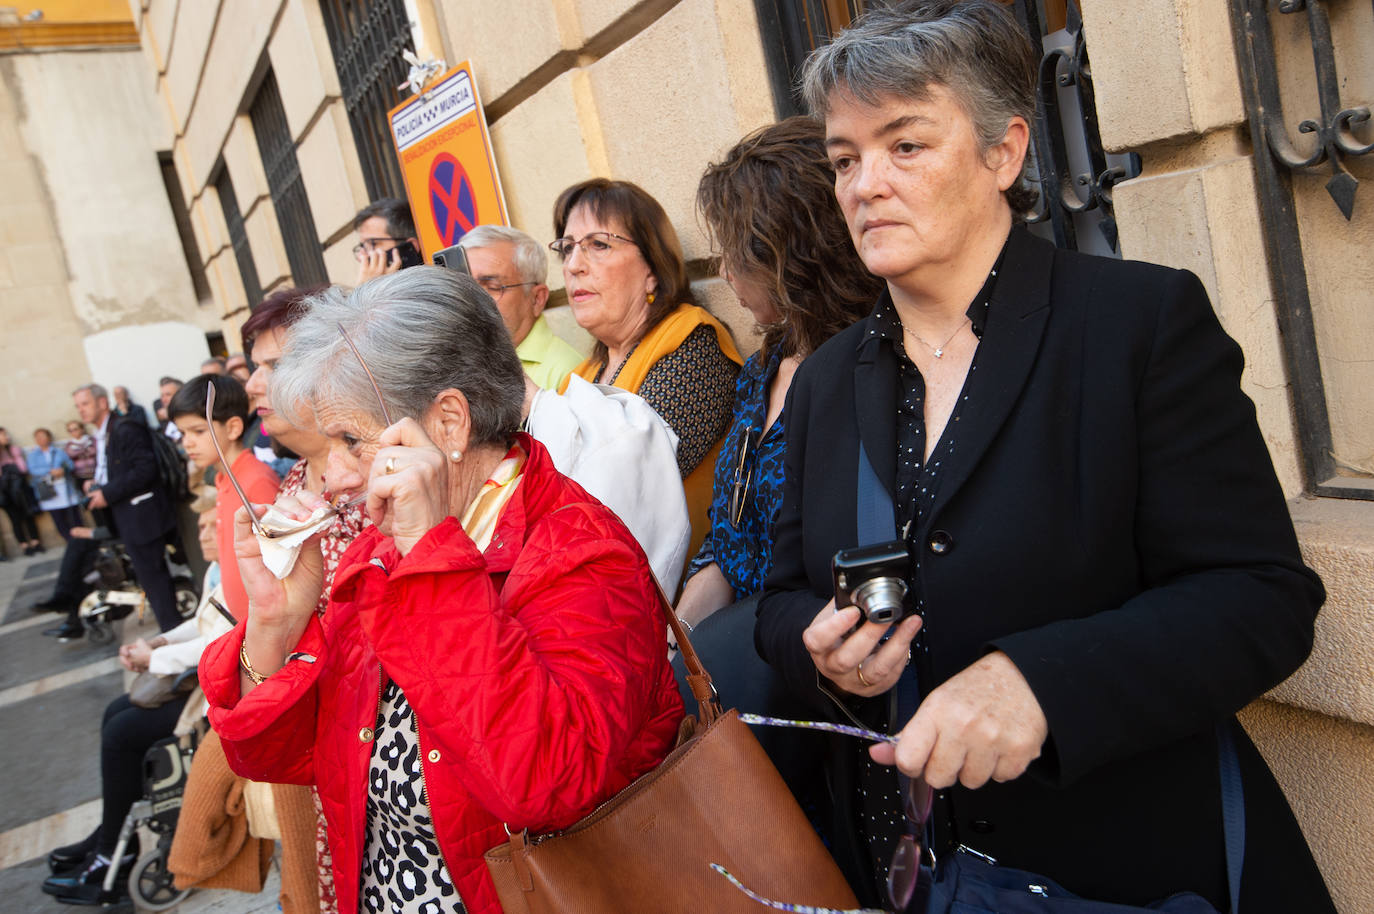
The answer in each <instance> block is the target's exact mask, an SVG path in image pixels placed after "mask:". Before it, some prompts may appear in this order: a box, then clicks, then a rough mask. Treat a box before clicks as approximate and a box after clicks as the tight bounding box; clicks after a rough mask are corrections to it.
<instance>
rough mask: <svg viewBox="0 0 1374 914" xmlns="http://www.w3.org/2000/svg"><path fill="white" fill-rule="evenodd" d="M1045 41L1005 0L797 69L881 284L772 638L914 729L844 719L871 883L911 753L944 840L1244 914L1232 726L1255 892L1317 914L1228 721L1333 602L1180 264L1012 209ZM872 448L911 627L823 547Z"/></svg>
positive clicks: (819, 450)
mask: <svg viewBox="0 0 1374 914" xmlns="http://www.w3.org/2000/svg"><path fill="white" fill-rule="evenodd" d="M1035 61H1036V58H1035V55H1034V53H1033V51H1032V50H1031V48H1030V47H1029V45H1028V44H1027V43H1026V41H1025V39H1024V37H1023V36H1022V34H1021V32H1020V30H1019V28H1018V27H1017V25H1016V23H1015V22H1014V20H1012V19H1011V17H1010V15H1009V14H1008V13H1006V11H1005V9H1004V8H1003V7H1000V6H999V5H997V4H995V3H992V2H989V0H973V2H965V3H961V4H955V3H952V2H937V3H927V4H925V5H924V7H923V8H920V9H917V10H915V11H914V12H913V11H912V10H910V9H908V10H906V11H905V12H883V11H877V12H874V13H871V14H870V15H869V16H867V17H866V18H865V19H864V20H862V21H861V22H860V23H859V24H857V25H856V26H855V27H854V28H853V29H851V30H850V31H848V32H846V33H843V34H842V35H840V36H839V37H838V38H837V39H836V41H835V42H833V43H832V44H831V45H829V46H827V47H826V48H823V49H821V50H819V51H817V52H816V54H814V55H813V57H812V59H811V60H810V61H808V64H807V68H806V73H805V76H804V82H805V90H806V93H807V96H808V101H809V102H810V103H811V105H812V107H813V109H814V110H815V111H816V112H817V113H819V114H821V115H822V116H823V117H824V118H825V122H826V134H827V146H828V149H829V153H830V158H831V162H832V164H833V165H834V167H835V171H836V192H837V195H838V197H839V201H840V205H841V208H842V210H843V211H844V213H845V217H846V219H847V221H848V222H849V226H850V231H851V234H852V236H853V240H854V243H855V246H856V247H857V248H858V250H859V253H860V256H861V257H862V258H863V260H864V262H865V264H866V265H867V266H868V268H869V269H870V270H872V271H873V272H874V273H876V274H877V275H879V276H881V277H883V278H884V279H886V280H887V284H888V291H887V293H886V294H884V295H883V296H882V297H881V298H880V299H879V301H878V303H877V305H876V307H875V309H874V311H873V313H872V314H871V315H870V316H869V317H868V318H867V319H865V320H864V321H861V322H860V323H859V324H857V325H855V326H854V327H852V328H850V329H849V330H847V331H845V332H843V333H841V334H839V335H838V336H836V337H835V338H833V339H832V340H831V341H830V342H829V343H827V344H826V345H825V346H823V347H821V349H819V350H818V351H817V352H816V353H815V354H814V355H813V356H812V357H811V358H810V359H808V360H807V362H806V363H805V364H804V365H803V367H802V368H801V369H800V370H799V371H798V373H797V377H796V380H795V382H794V384H793V388H792V394H791V400H790V404H789V406H788V411H789V416H790V417H791V418H790V420H789V421H790V424H789V427H788V430H787V460H786V485H785V491H784V501H783V508H782V512H781V515H780V517H779V520H778V527H777V531H776V537H775V546H774V554H773V572H772V575H771V577H770V578H769V580H768V584H767V588H766V591H765V594H764V597H763V599H762V601H761V603H760V607H759V614H758V625H757V630H756V640H757V645H758V648H759V652H760V653H761V654H762V655H763V656H764V658H765V659H766V660H767V661H768V662H769V663H771V664H772V665H773V666H774V667H775V668H776V669H777V670H779V671H780V673H781V674H782V675H783V677H784V678H785V679H786V680H787V681H788V683H789V684H790V685H791V687H792V688H793V689H794V690H795V691H796V692H797V693H798V695H800V696H802V697H803V698H804V699H808V700H810V701H811V704H812V706H813V707H814V709H815V713H816V714H817V715H824V716H826V717H828V718H830V719H834V720H837V721H841V722H845V723H853V722H855V721H858V722H860V723H862V724H864V725H865V726H869V727H871V728H874V729H879V730H888V731H889V732H893V733H898V732H900V740H899V741H898V743H897V744H896V746H895V747H893V746H888V745H882V746H878V747H875V748H873V749H872V750H871V756H870V754H869V753H867V752H865V751H864V749H863V746H862V745H860V744H857V743H856V741H853V740H850V739H848V738H847V737H835V741H836V743H835V747H834V752H833V755H832V759H831V763H832V764H831V768H830V775H831V779H832V794H833V795H834V797H835V799H836V811H837V817H838V819H839V820H840V821H841V823H842V825H843V826H847V827H841V828H839V829H837V839H836V844H835V850H836V855H837V858H838V859H839V861H840V863H841V865H842V866H843V867H844V868H845V869H846V871H847V872H848V873H849V874H850V875H851V878H852V879H853V880H854V881H855V883H856V886H855V887H856V890H857V891H858V892H859V895H860V897H861V898H863V899H864V900H865V901H866V902H867V903H870V904H871V903H878V902H883V903H886V902H887V899H886V898H884V897H883V895H884V893H883V892H882V890H881V888H880V886H881V884H882V882H883V880H884V878H885V876H886V868H887V860H889V859H890V857H891V852H892V847H893V843H894V841H896V840H897V838H898V837H899V836H900V834H901V832H902V816H901V814H900V806H899V805H898V804H899V803H900V794H899V793H898V791H897V785H896V777H895V773H894V772H893V770H892V768H889V767H885V766H890V765H893V764H894V761H895V765H896V768H897V769H899V770H900V771H901V772H903V773H904V774H905V775H908V776H913V777H915V776H923V777H924V779H925V780H926V781H927V782H929V783H930V785H931V786H932V787H934V788H935V789H936V790H937V794H936V801H935V806H934V816H933V823H934V829H935V835H936V842H935V850H936V853H937V854H938V853H941V852H944V851H947V850H949V849H951V848H953V847H955V846H957V845H959V844H963V845H966V846H969V847H971V848H973V849H975V850H977V851H980V852H982V853H984V854H988V855H991V856H992V857H995V858H997V859H998V860H999V861H1000V862H1001V863H1002V864H1004V865H1006V866H1010V867H1014V868H1017V869H1024V870H1031V871H1033V872H1037V873H1042V874H1044V875H1046V876H1048V877H1050V878H1051V879H1054V880H1056V881H1057V882H1059V883H1061V884H1062V885H1063V886H1064V887H1065V888H1067V889H1069V890H1070V891H1073V892H1075V893H1077V894H1079V895H1082V896H1084V897H1087V898H1092V899H1099V900H1104V901H1114V902H1119V903H1124V904H1136V905H1142V904H1145V903H1148V902H1150V901H1152V900H1157V899H1161V898H1164V897H1166V896H1168V895H1170V894H1173V893H1175V892H1180V891H1193V892H1196V893H1198V894H1201V895H1202V896H1204V897H1205V898H1207V899H1208V900H1209V901H1211V902H1212V904H1214V905H1215V906H1217V907H1218V909H1219V910H1225V909H1226V908H1227V906H1228V904H1229V902H1228V900H1227V897H1228V892H1227V878H1226V871H1225V860H1224V854H1223V837H1222V835H1223V832H1222V816H1221V806H1220V788H1219V786H1218V784H1219V779H1218V755H1217V738H1216V729H1215V728H1216V725H1217V724H1218V723H1223V722H1224V723H1225V724H1226V725H1227V726H1229V727H1230V729H1231V730H1232V732H1233V733H1234V736H1235V740H1236V742H1237V744H1238V754H1239V761H1240V768H1241V773H1242V779H1243V784H1244V790H1245V809H1246V814H1247V818H1246V823H1247V828H1246V844H1245V867H1244V877H1243V879H1242V880H1241V882H1242V895H1241V899H1242V902H1241V907H1242V908H1243V909H1244V910H1245V911H1246V914H1252V912H1257V911H1274V912H1278V911H1284V912H1289V911H1304V912H1308V911H1331V910H1333V908H1332V906H1331V902H1330V899H1329V897H1328V895H1327V892H1326V889H1325V886H1324V884H1323V882H1322V878H1321V875H1320V873H1319V872H1318V871H1317V868H1316V866H1315V864H1314V863H1313V861H1312V858H1311V855H1310V853H1309V852H1308V850H1307V847H1306V844H1305V842H1304V841H1303V838H1302V835H1301V833H1300V832H1299V830H1298V828H1297V825H1296V822H1295V821H1294V819H1293V817H1292V814H1291V812H1290V811H1289V809H1288V806H1287V803H1286V801H1285V800H1284V797H1283V795H1282V793H1281V792H1280V791H1279V789H1278V787H1277V785H1276V784H1275V782H1274V780H1273V777H1272V775H1271V774H1270V773H1269V771H1268V769H1267V768H1266V766H1265V764H1264V762H1263V760H1262V759H1261V758H1260V757H1259V755H1258V753H1257V752H1255V750H1254V747H1253V745H1252V744H1251V743H1250V742H1249V740H1248V739H1247V738H1246V737H1245V735H1244V733H1243V732H1242V731H1241V730H1240V728H1239V727H1238V726H1236V725H1235V723H1234V718H1233V715H1234V713H1235V712H1236V711H1237V710H1238V709H1240V708H1241V707H1242V706H1244V705H1245V704H1246V703H1248V702H1250V701H1251V700H1253V699H1254V698H1256V697H1258V696H1259V695H1260V694H1261V693H1263V692H1264V691H1265V690H1266V689H1268V688H1270V687H1272V686H1274V685H1275V684H1277V683H1278V682H1280V681H1282V680H1283V679H1284V678H1285V677H1287V676H1288V675H1289V674H1291V673H1292V672H1293V671H1294V670H1295V669H1296V668H1297V667H1298V666H1299V665H1300V664H1301V663H1302V661H1303V660H1304V659H1305V658H1306V656H1307V653H1308V651H1309V650H1310V647H1311V642H1312V632H1313V619H1314V617H1315V615H1316V612H1317V609H1318V607H1319V606H1320V605H1321V602H1322V600H1323V597H1324V594H1323V590H1322V586H1321V582H1320V580H1319V579H1318V578H1317V576H1316V575H1315V574H1314V573H1312V572H1311V571H1310V570H1309V569H1307V568H1306V567H1305V566H1304V565H1303V563H1302V560H1301V558H1300V556H1299V553H1298V547H1297V542H1296V538H1295V537H1294V534H1293V528H1292V524H1291V522H1290V520H1289V516H1288V512H1287V508H1286V505H1285V503H1284V499H1283V496H1282V492H1281V490H1280V488H1279V485H1278V483H1277V481H1276V479H1275V477H1274V472H1273V467H1272V464H1271V462H1270V459H1269V455H1268V452H1267V450H1266V447H1265V444H1264V440H1263V438H1262V437H1261V435H1260V432H1259V429H1258V427H1257V425H1256V423H1255V413H1254V408H1253V406H1252V404H1251V403H1250V401H1249V400H1248V399H1247V398H1246V397H1245V395H1244V394H1243V393H1241V390H1240V387H1239V378H1240V373H1241V368H1242V365H1243V360H1242V356H1241V352H1240V349H1239V348H1238V347H1237V346H1236V344H1235V343H1234V342H1233V341H1232V340H1231V339H1230V338H1229V337H1228V336H1227V335H1226V334H1225V332H1224V331H1223V330H1222V329H1221V327H1220V325H1219V324H1218V322H1217V319H1216V316H1215V315H1214V314H1213V312H1212V309H1211V307H1210V305H1209V303H1208V300H1207V295H1206V292H1205V291H1204V290H1203V288H1202V285H1201V284H1200V283H1199V282H1198V280H1197V279H1196V277H1194V276H1193V275H1192V274H1190V273H1186V272H1179V271H1174V270H1168V269H1164V268H1161V267H1156V266H1150V265H1146V264H1139V263H1127V262H1121V261H1115V260H1109V259H1104V258H1096V257H1088V256H1083V255H1079V254H1075V253H1071V252H1066V251H1059V250H1056V249H1055V248H1054V247H1053V246H1051V245H1049V244H1047V243H1045V242H1043V241H1040V240H1038V239H1036V238H1034V237H1033V236H1031V235H1030V234H1029V233H1028V232H1027V231H1026V230H1025V229H1024V228H1022V227H1019V226H1017V225H1016V222H1017V219H1016V216H1015V214H1016V213H1019V212H1024V211H1025V210H1026V209H1027V208H1028V204H1029V201H1028V200H1027V198H1026V196H1025V194H1026V192H1025V190H1024V189H1023V187H1022V186H1021V180H1022V178H1023V171H1024V163H1025V153H1026V146H1027V138H1028V134H1029V123H1030V121H1031V120H1032V119H1033V117H1034V105H1035V101H1034V79H1035ZM860 445H862V448H863V451H864V453H866V454H867V456H868V460H869V462H870V463H871V465H872V467H873V469H874V471H875V474H876V477H877V479H878V481H879V483H880V484H881V485H882V487H883V488H884V489H885V490H886V492H887V493H888V494H889V495H890V496H891V498H892V500H893V502H894V504H895V521H896V523H895V529H894V531H893V533H892V538H896V537H899V536H900V537H901V538H904V539H905V540H906V542H907V544H908V546H909V549H910V554H911V562H910V567H909V573H908V575H907V583H908V585H909V592H908V594H907V597H906V610H907V612H909V613H910V614H911V615H910V616H909V617H908V618H907V619H906V620H904V621H902V622H900V623H898V624H896V625H891V626H889V625H878V624H875V623H865V624H863V625H860V626H859V627H858V628H857V629H855V626H856V625H857V624H858V623H859V611H858V610H857V609H853V608H851V609H845V610H842V611H840V612H836V611H835V607H834V601H833V599H832V598H833V593H834V590H833V584H832V576H831V559H832V557H833V556H834V554H835V553H836V551H837V550H841V549H846V548H849V547H852V546H855V545H857V544H858V543H859V541H860V534H859V532H858V521H857V520H856V486H857V482H856V480H857V478H858V474H859V461H860V456H859V455H860ZM851 630H852V631H851ZM911 658H914V659H911ZM921 696H924V699H923V700H922V699H921ZM918 702H919V709H918V710H915V712H914V716H913V714H912V711H913V709H916V707H917V703H918Z"/></svg>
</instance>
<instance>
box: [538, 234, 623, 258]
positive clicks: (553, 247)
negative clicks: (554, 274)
mask: <svg viewBox="0 0 1374 914" xmlns="http://www.w3.org/2000/svg"><path fill="white" fill-rule="evenodd" d="M612 241H623V242H625V243H626V244H633V245H634V246H635V247H639V243H638V242H636V241H634V240H633V239H631V238H626V237H625V236H624V235H617V234H616V233H615V232H588V233H587V234H585V235H583V236H582V238H581V239H580V240H574V239H572V238H570V237H565V238H559V239H558V240H557V241H550V242H549V250H550V251H553V252H554V253H555V254H557V255H558V256H559V257H560V258H562V259H563V260H565V261H566V260H567V259H568V258H569V257H571V256H572V254H573V249H574V248H581V249H582V254H583V256H584V257H586V258H587V259H588V260H601V259H603V258H605V256H606V255H607V254H609V253H610V252H611V250H612V249H613V248H614V247H615V245H614V244H612V243H611V242H612Z"/></svg>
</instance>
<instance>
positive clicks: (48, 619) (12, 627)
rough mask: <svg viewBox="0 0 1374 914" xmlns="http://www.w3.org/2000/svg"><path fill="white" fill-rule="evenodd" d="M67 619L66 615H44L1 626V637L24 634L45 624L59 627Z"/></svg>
mask: <svg viewBox="0 0 1374 914" xmlns="http://www.w3.org/2000/svg"><path fill="white" fill-rule="evenodd" d="M65 617H66V613H62V614H60V615H59V614H57V613H44V614H43V615H41V616H34V617H33V618H32V619H23V620H20V621H19V622H10V623H8V624H6V625H0V636H3V635H8V634H9V633H10V632H22V631H23V630H24V629H26V628H35V627H37V626H39V625H43V624H45V623H46V624H48V625H59V624H61V622H62V619H63V618H65Z"/></svg>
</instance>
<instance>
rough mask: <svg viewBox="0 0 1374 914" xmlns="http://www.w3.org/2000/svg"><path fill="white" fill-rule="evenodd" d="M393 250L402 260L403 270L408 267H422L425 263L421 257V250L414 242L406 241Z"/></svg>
mask: <svg viewBox="0 0 1374 914" xmlns="http://www.w3.org/2000/svg"><path fill="white" fill-rule="evenodd" d="M392 250H393V251H395V252H396V254H397V255H398V256H399V257H400V258H401V269H402V270H404V269H405V268H406V267H418V266H422V265H423V264H424V262H425V258H424V256H423V255H421V253H420V249H419V248H417V247H416V246H415V242H413V241H406V242H404V243H402V244H398V245H396V247H394V248H392Z"/></svg>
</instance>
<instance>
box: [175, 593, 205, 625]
mask: <svg viewBox="0 0 1374 914" xmlns="http://www.w3.org/2000/svg"><path fill="white" fill-rule="evenodd" d="M199 607H200V598H199V597H197V596H196V592H195V591H194V590H192V589H191V588H189V587H178V588H177V612H179V613H181V618H183V619H189V618H191V617H192V616H194V615H195V614H196V610H197V609H198V608H199Z"/></svg>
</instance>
